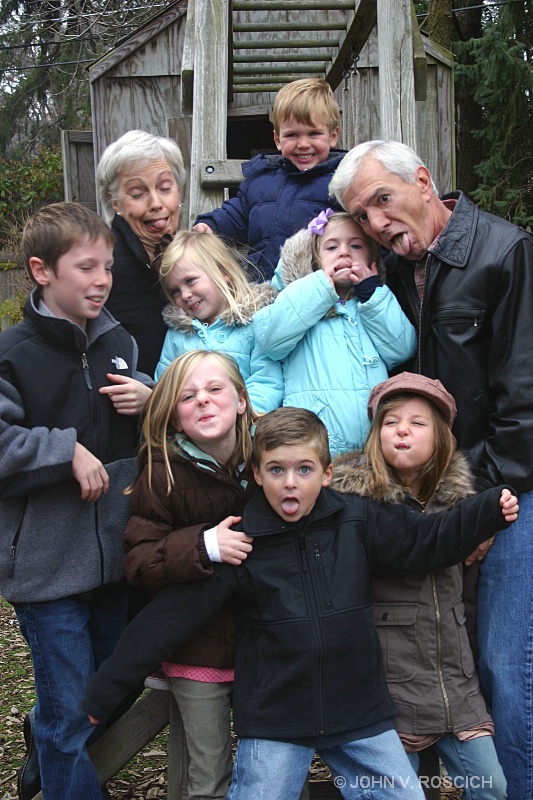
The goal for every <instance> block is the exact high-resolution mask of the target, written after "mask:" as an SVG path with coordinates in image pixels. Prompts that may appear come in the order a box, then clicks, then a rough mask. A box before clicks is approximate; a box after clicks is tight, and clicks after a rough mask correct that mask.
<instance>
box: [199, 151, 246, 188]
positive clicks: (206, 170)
mask: <svg viewBox="0 0 533 800" xmlns="http://www.w3.org/2000/svg"><path fill="white" fill-rule="evenodd" d="M243 163H244V162H243V161H241V160H240V159H237V158H228V159H210V160H204V161H202V171H201V183H202V186H203V187H204V188H210V189H226V188H229V187H234V186H238V185H239V184H240V183H241V181H242V179H243V174H242V169H241V165H242V164H243Z"/></svg>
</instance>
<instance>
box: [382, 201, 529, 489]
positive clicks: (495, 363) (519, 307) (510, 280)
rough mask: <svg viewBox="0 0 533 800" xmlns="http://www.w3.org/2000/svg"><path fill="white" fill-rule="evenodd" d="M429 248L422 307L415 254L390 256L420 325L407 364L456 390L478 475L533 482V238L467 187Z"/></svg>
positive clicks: (399, 292)
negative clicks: (486, 207) (482, 206)
mask: <svg viewBox="0 0 533 800" xmlns="http://www.w3.org/2000/svg"><path fill="white" fill-rule="evenodd" d="M447 198H458V201H457V205H456V207H455V209H454V211H453V213H452V216H451V217H450V219H449V221H448V223H447V225H446V227H445V228H444V230H443V231H442V234H441V236H440V238H439V240H438V242H437V244H436V246H435V247H434V248H433V249H430V250H429V252H428V261H427V273H426V284H425V289H424V297H423V302H422V307H421V306H420V302H419V299H418V295H417V292H416V288H415V283H414V277H413V263H412V262H409V261H407V260H405V259H403V258H400V257H398V256H394V255H391V256H389V257H388V258H387V262H386V268H387V284H388V285H389V286H390V288H391V289H392V291H393V292H394V294H395V295H396V297H397V298H398V300H399V302H400V305H401V306H402V308H403V310H404V312H405V313H406V315H407V316H408V318H409V319H410V320H411V322H412V323H413V325H415V327H416V328H417V330H418V335H419V345H418V354H417V357H416V360H415V362H414V363H412V364H410V365H409V368H410V369H412V370H413V371H415V372H420V373H422V374H424V375H427V376H428V377H430V378H438V379H439V380H440V381H442V383H443V384H444V386H445V387H446V388H447V389H448V391H449V392H451V394H453V395H454V397H455V400H456V403H457V409H458V415H457V420H456V423H455V426H454V433H455V435H456V437H457V441H458V445H459V447H461V448H462V449H463V451H464V452H465V453H466V455H467V457H468V458H469V460H470V462H471V464H472V467H473V470H474V473H475V475H476V477H477V478H478V484H479V485H480V486H484V485H491V486H494V485H497V484H499V483H502V482H504V481H508V482H509V483H511V484H512V485H513V486H514V488H515V489H516V490H518V491H521V492H524V491H530V490H532V489H533V368H532V367H531V351H532V349H533V238H532V237H531V235H530V234H528V233H527V232H526V231H524V230H521V229H520V228H518V227H517V226H516V225H512V224H511V223H509V222H507V221H506V220H503V219H500V218H499V217H496V216H493V215H492V214H487V213H486V212H484V211H480V210H479V209H478V208H477V207H476V206H475V205H474V204H473V203H472V202H471V201H470V200H469V199H468V198H467V197H466V195H464V194H463V193H462V192H454V193H452V194H451V195H447V196H446V198H444V199H447Z"/></svg>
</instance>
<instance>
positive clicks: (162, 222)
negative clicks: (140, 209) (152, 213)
mask: <svg viewBox="0 0 533 800" xmlns="http://www.w3.org/2000/svg"><path fill="white" fill-rule="evenodd" d="M144 224H145V225H146V227H147V228H148V229H149V230H151V231H153V232H154V233H160V232H161V231H166V229H167V225H168V219H153V220H151V221H150V222H145V223H144Z"/></svg>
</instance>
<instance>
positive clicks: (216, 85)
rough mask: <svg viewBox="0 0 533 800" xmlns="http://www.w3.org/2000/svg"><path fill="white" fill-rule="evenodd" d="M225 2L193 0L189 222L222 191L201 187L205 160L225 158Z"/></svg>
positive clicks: (217, 200)
mask: <svg viewBox="0 0 533 800" xmlns="http://www.w3.org/2000/svg"><path fill="white" fill-rule="evenodd" d="M227 74H228V0H194V80H193V114H192V117H193V119H192V144H191V179H190V212H189V219H190V222H191V223H192V222H194V220H195V219H196V217H197V215H198V214H200V213H201V212H203V211H209V210H211V209H213V208H217V207H218V206H220V205H221V204H222V201H223V198H224V194H223V190H222V189H216V190H212V191H206V190H205V189H203V188H202V185H201V164H202V160H203V159H205V158H218V159H224V158H225V157H226V117H227V104H228V103H227V97H228V85H227Z"/></svg>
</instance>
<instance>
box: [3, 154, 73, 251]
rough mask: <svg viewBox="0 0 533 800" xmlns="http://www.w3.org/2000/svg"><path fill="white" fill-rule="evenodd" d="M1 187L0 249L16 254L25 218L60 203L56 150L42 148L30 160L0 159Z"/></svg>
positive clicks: (59, 164)
mask: <svg viewBox="0 0 533 800" xmlns="http://www.w3.org/2000/svg"><path fill="white" fill-rule="evenodd" d="M0 185H1V186H2V193H1V196H0V249H4V250H10V251H12V252H15V251H16V249H17V246H18V242H19V240H20V233H21V232H22V228H23V227H24V223H25V221H26V220H27V218H28V217H29V216H30V215H31V214H32V213H34V212H35V211H37V209H39V208H40V207H41V206H43V205H47V204H49V203H54V202H58V201H60V200H63V167H62V162H61V152H60V150H59V147H51V148H46V147H42V148H41V149H40V151H39V154H38V155H37V156H36V157H35V158H33V159H31V160H27V159H22V160H17V159H0Z"/></svg>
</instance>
